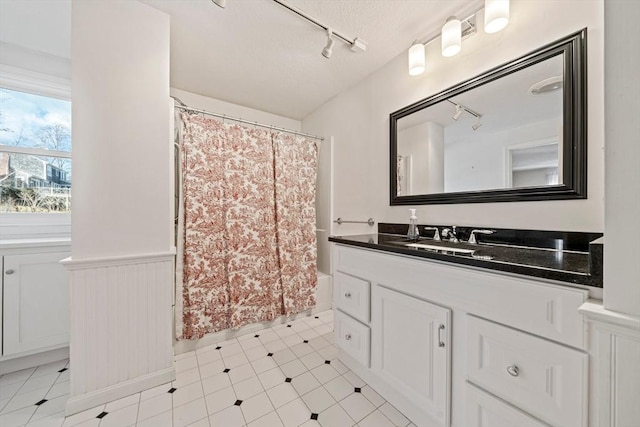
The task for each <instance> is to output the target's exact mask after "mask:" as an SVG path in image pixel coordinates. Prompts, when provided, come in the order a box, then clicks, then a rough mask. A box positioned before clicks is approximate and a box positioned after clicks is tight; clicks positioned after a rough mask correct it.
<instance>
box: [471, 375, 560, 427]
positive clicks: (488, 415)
mask: <svg viewBox="0 0 640 427" xmlns="http://www.w3.org/2000/svg"><path fill="white" fill-rule="evenodd" d="M465 425H466V427H514V426H517V427H548V426H549V425H548V424H545V423H543V422H542V421H540V420H537V419H535V418H533V417H532V416H530V415H529V414H527V413H525V412H522V411H521V410H519V409H516V408H515V407H513V406H511V405H509V404H508V403H506V402H503V401H502V400H500V399H498V398H497V397H494V396H492V395H490V394H489V393H486V392H485V391H483V390H481V389H479V388H477V387H475V386H473V385H472V384H470V383H467V424H465Z"/></svg>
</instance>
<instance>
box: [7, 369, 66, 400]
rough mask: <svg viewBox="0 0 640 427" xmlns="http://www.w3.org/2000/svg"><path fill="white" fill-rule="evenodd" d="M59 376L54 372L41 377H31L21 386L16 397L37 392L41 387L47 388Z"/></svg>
mask: <svg viewBox="0 0 640 427" xmlns="http://www.w3.org/2000/svg"><path fill="white" fill-rule="evenodd" d="M59 375H60V374H59V373H57V372H54V373H53V374H46V375H41V376H39V377H31V378H29V379H28V380H27V381H25V383H24V384H23V385H22V387H21V388H20V390H18V393H16V394H17V395H19V394H23V393H26V392H29V391H33V390H37V389H39V388H43V387H47V388H49V387H51V386H52V385H53V384H54V383H55V382H56V380H57V379H58V376H59ZM45 394H46V393H45Z"/></svg>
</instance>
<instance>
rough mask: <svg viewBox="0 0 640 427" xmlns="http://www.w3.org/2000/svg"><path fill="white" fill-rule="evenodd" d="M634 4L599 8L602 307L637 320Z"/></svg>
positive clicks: (638, 82) (639, 219) (639, 188)
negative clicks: (603, 171)
mask: <svg viewBox="0 0 640 427" xmlns="http://www.w3.org/2000/svg"><path fill="white" fill-rule="evenodd" d="M638 21H640V2H638V1H622V0H615V1H609V0H607V1H606V2H605V25H606V32H605V48H606V51H605V59H606V65H605V91H606V97H605V108H606V115H605V123H606V128H605V136H606V139H607V145H606V152H605V158H606V162H605V164H606V171H607V174H606V194H607V197H606V204H605V230H604V235H605V245H604V262H605V264H604V283H605V288H604V305H605V308H607V309H609V310H614V311H621V312H624V313H628V314H632V315H635V316H640V263H639V262H638V254H639V253H640V144H639V143H638V142H639V136H640V121H639V120H638V118H639V117H640V79H638V70H640V54H638V49H633V48H631V49H630V48H629V47H630V46H637V45H638V44H640V27H639V26H638Z"/></svg>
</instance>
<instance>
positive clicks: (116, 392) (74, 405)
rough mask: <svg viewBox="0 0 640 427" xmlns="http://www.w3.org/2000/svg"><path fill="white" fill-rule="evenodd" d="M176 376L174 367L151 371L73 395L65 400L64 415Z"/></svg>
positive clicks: (144, 388)
mask: <svg viewBox="0 0 640 427" xmlns="http://www.w3.org/2000/svg"><path fill="white" fill-rule="evenodd" d="M175 378H176V371H175V368H174V367H171V368H167V369H163V370H161V371H156V372H152V373H150V374H147V375H143V376H141V377H138V378H134V379H132V380H129V381H124V382H121V383H118V384H114V385H111V386H109V387H106V388H103V389H100V390H96V391H92V392H90V393H86V394H81V395H79V396H73V397H71V398H69V400H68V401H67V405H66V407H65V416H67V417H68V416H69V415H73V414H77V413H78V412H82V411H86V410H87V409H91V408H94V407H96V406H98V405H102V404H105V403H108V402H113V401H114V400H118V399H121V398H123V397H126V396H130V395H132V394H135V393H139V392H141V391H144V390H148V389H150V388H153V387H156V386H159V385H162V384H166V383H169V382H171V381H173V380H175Z"/></svg>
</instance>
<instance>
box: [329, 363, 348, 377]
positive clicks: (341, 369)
mask: <svg viewBox="0 0 640 427" xmlns="http://www.w3.org/2000/svg"><path fill="white" fill-rule="evenodd" d="M331 366H333V369H335V370H336V371H338V373H339V374H340V375H343V374H346V373H347V372H348V371H349V368H347V367H346V366H344V363H342V362H341V361H339V360H338V359H333V360H332V361H331Z"/></svg>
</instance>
